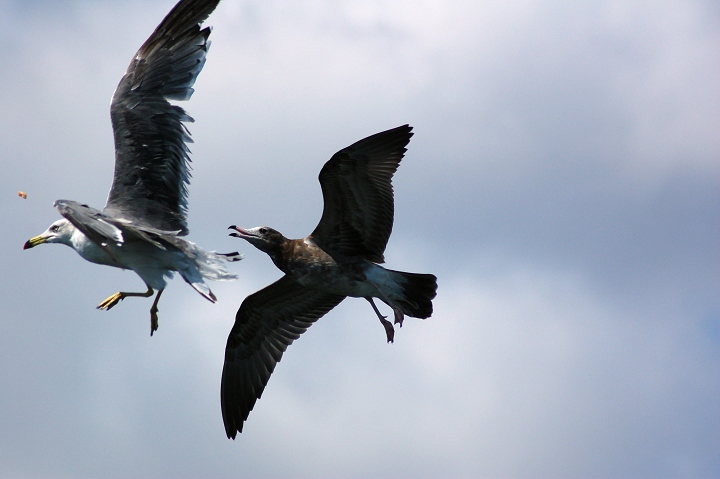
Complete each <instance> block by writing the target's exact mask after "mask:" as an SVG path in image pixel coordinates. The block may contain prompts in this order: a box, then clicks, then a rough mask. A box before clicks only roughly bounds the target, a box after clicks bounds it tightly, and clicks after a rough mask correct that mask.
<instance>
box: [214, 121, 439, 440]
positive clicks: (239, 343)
mask: <svg viewBox="0 0 720 479" xmlns="http://www.w3.org/2000/svg"><path fill="white" fill-rule="evenodd" d="M411 136H412V127H410V126H409V125H404V126H400V127H398V128H394V129H392V130H388V131H384V132H382V133H377V134H375V135H372V136H369V137H367V138H365V139H363V140H360V141H358V142H357V143H354V144H352V145H350V146H348V147H347V148H345V149H342V150H340V151H339V152H337V153H335V155H333V157H332V158H331V159H330V161H328V162H327V163H325V166H324V167H323V168H322V170H321V171H320V177H319V179H320V186H321V187H322V193H323V200H324V208H323V213H322V218H321V219H320V223H319V224H318V225H317V227H316V228H315V230H314V231H313V232H312V233H311V234H310V235H309V236H307V237H305V238H302V239H294V240H290V239H287V238H285V237H284V236H283V235H282V234H280V233H279V232H277V231H276V230H274V229H272V228H268V227H267V226H261V227H257V228H252V229H247V230H246V229H243V228H240V227H238V226H234V225H233V226H230V228H229V229H232V230H234V232H233V233H230V236H236V237H238V238H242V239H245V240H247V241H248V242H250V244H252V245H253V246H255V247H256V248H258V249H259V250H260V251H263V252H265V253H267V254H268V255H269V256H270V259H272V262H273V263H275V266H277V267H278V268H279V269H280V270H281V271H282V272H283V273H285V275H284V276H283V277H282V278H280V279H279V280H278V281H276V282H275V283H273V284H271V285H269V286H267V287H265V288H264V289H261V290H260V291H258V292H256V293H254V294H251V295H250V296H248V297H247V298H245V300H244V301H243V302H242V304H241V306H240V309H239V310H238V312H237V315H236V316H235V324H234V326H233V328H232V331H231V332H230V335H229V337H228V340H227V346H226V348H225V363H224V366H223V373H222V385H221V405H222V415H223V422H224V424H225V432H226V434H227V436H228V438H232V439H235V436H236V434H237V433H238V432H242V428H243V423H244V421H246V420H247V418H248V415H249V414H250V411H251V410H252V408H253V406H254V405H255V402H256V401H257V400H258V399H260V396H262V393H263V390H264V389H265V386H266V385H267V382H268V380H269V379H270V375H271V374H272V372H273V370H274V369H275V365H276V364H277V363H278V362H279V361H280V358H281V357H282V355H283V352H285V349H287V347H288V346H289V345H290V344H291V343H292V342H293V341H294V340H296V339H298V338H299V337H300V335H301V334H302V333H304V332H305V331H306V330H307V328H309V327H310V326H311V325H312V324H313V323H314V322H315V321H317V320H318V319H320V318H321V317H322V316H323V315H325V314H326V313H327V312H328V311H330V310H331V309H333V308H334V307H335V306H337V305H338V304H339V303H340V302H341V301H342V300H343V299H345V298H346V297H347V296H351V297H356V298H365V299H366V300H367V301H368V302H369V303H370V305H371V306H372V308H373V310H374V311H375V314H376V315H377V316H378V318H379V319H380V322H381V323H382V325H383V327H384V329H385V333H386V338H387V341H388V342H389V343H390V342H393V339H394V334H395V331H394V328H393V325H392V323H390V321H388V320H387V319H386V317H385V316H383V315H382V314H381V313H380V311H379V310H378V308H377V306H376V305H375V302H374V301H373V298H378V299H380V300H381V301H382V302H384V303H385V304H387V305H388V306H390V308H392V310H393V314H394V321H395V324H399V325H400V326H402V323H403V319H404V317H405V315H407V316H412V317H415V318H428V317H430V315H431V314H432V311H433V306H432V299H433V298H435V293H436V290H437V278H436V277H435V276H434V275H432V274H418V273H405V272H401V271H393V270H390V269H386V268H383V267H382V266H380V265H379V263H383V262H384V261H385V258H384V256H383V253H384V251H385V246H386V245H387V242H388V239H389V238H390V233H391V231H392V225H393V214H394V205H393V188H392V177H393V174H394V173H395V171H396V170H397V168H398V166H399V164H400V160H402V158H403V155H404V154H405V151H406V149H405V146H406V145H407V144H408V142H409V141H410V137H411Z"/></svg>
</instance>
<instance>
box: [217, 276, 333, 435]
mask: <svg viewBox="0 0 720 479" xmlns="http://www.w3.org/2000/svg"><path fill="white" fill-rule="evenodd" d="M344 298H345V297H344V296H338V295H333V294H328V293H324V292H322V291H317V290H311V289H307V288H305V287H303V286H301V285H299V284H298V283H296V282H295V281H294V280H293V279H291V278H290V277H289V276H283V277H282V278H280V279H279V280H278V281H276V282H275V283H273V284H271V285H269V286H267V287H265V288H264V289H261V290H260V291H258V292H256V293H254V294H251V295H250V296H248V297H247V298H245V300H244V301H243V303H242V305H241V306H240V309H239V310H238V312H237V315H236V317H235V325H234V326H233V328H232V331H231V332H230V335H229V336H228V340H227V346H226V348H225V363H224V365H223V373H222V384H221V388H220V396H221V407H222V416H223V423H224V424H225V432H226V434H227V436H228V438H232V439H235V436H236V434H237V433H238V432H242V428H243V423H244V422H245V420H247V418H248V415H249V414H250V411H252V409H253V407H254V406H255V402H256V401H257V400H258V399H260V397H261V396H262V393H263V390H264V389H265V386H266V385H267V382H268V380H269V379H270V375H271V374H272V372H273V371H274V370H275V366H276V364H277V363H278V362H280V359H281V358H282V355H283V353H284V352H285V350H286V349H287V347H288V346H289V345H290V344H292V342H293V341H294V340H296V339H297V338H299V337H300V335H301V334H302V333H304V332H305V331H306V330H307V328H309V327H310V326H311V325H312V324H313V323H314V322H315V321H317V320H318V319H319V318H321V317H322V316H324V315H325V314H326V313H327V312H328V311H330V310H331V309H333V308H334V307H335V306H336V305H337V304H338V303H340V302H341V301H342V300H343V299H344Z"/></svg>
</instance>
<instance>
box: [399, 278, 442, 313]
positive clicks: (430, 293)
mask: <svg viewBox="0 0 720 479" xmlns="http://www.w3.org/2000/svg"><path fill="white" fill-rule="evenodd" d="M388 271H389V272H390V273H391V274H392V277H393V279H394V280H395V283H396V284H397V285H398V286H400V288H401V294H399V295H394V297H393V298H392V299H393V303H394V305H396V306H399V307H400V309H402V311H403V313H405V315H407V316H412V317H413V318H420V319H425V318H429V317H430V315H432V312H433V304H432V300H433V298H435V295H436V294H437V278H436V277H435V275H433V274H422V273H405V272H403V271H393V270H388Z"/></svg>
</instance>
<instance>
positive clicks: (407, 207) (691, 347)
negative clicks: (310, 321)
mask: <svg viewBox="0 0 720 479" xmlns="http://www.w3.org/2000/svg"><path fill="white" fill-rule="evenodd" d="M173 5H174V0H148V1H140V0H132V1H131V0H127V1H126V0H122V1H121V0H114V1H104V0H99V1H91V0H67V1H62V2H60V1H57V2H55V1H53V2H51V1H47V0H22V1H21V0H0V60H1V63H2V65H3V68H1V69H0V85H2V88H0V165H1V167H2V174H1V175H0V210H1V211H2V213H1V214H0V231H2V232H3V234H2V235H1V236H0V265H2V267H1V268H0V478H3V479H4V478H50V477H52V478H126V477H134V478H161V477H168V478H169V477H174V478H183V477H187V478H191V477H217V478H223V477H247V478H279V477H293V478H324V477H346V478H410V477H412V478H470V477H473V478H551V477H552V478H664V477H666V478H684V477H687V478H710V477H718V476H720V455H719V454H718V451H720V294H718V293H720V161H719V160H720V134H718V131H719V129H720V88H718V78H720V7H718V4H717V2H713V1H701V0H697V1H694V0H686V1H663V0H660V1H654V2H646V1H636V2H629V1H609V0H608V1H603V0H601V1H597V2H571V1H562V0H561V1H558V2H543V1H538V0H508V1H505V2H495V1H480V0H475V1H465V0H453V1H444V0H437V1H429V0H428V1H425V0H414V1H409V0H383V1H379V0H353V1H349V0H347V1H341V0H307V1H305V0H301V1H289V0H284V1H283V0H265V1H259V0H223V1H222V2H221V4H220V6H219V7H218V9H217V10H216V11H215V13H213V15H212V16H211V17H210V18H209V20H208V21H207V22H206V24H207V25H212V26H213V28H214V29H213V33H212V35H211V40H212V42H213V43H212V46H211V48H210V52H209V54H208V59H207V63H206V65H205V68H204V70H203V71H202V73H201V74H200V76H199V78H198V80H197V82H196V84H195V89H196V92H195V94H194V96H193V97H192V99H191V100H190V101H189V102H186V103H183V104H182V106H183V107H184V108H186V110H187V111H188V113H189V114H190V115H191V116H192V117H194V118H195V120H196V121H195V123H193V124H191V125H189V128H190V131H191V133H192V136H193V139H194V140H195V143H194V144H192V145H191V150H192V160H193V163H192V167H193V178H192V183H191V185H190V190H189V191H190V196H189V204H190V210H189V218H188V222H189V227H190V235H189V237H188V238H189V239H190V240H191V241H194V242H196V243H198V244H199V245H201V246H202V247H204V248H206V249H209V250H217V251H221V252H226V251H234V250H238V251H240V252H241V253H244V254H245V259H244V260H243V261H241V262H240V263H235V264H233V265H231V266H230V268H232V270H233V271H235V272H236V273H237V274H238V276H239V279H238V280H237V281H234V282H226V283H211V284H210V286H211V288H212V289H213V291H214V292H215V294H216V295H217V297H218V299H219V301H218V303H217V304H211V303H209V302H208V301H206V300H205V299H203V298H202V297H201V296H200V295H198V294H197V293H195V292H194V291H193V290H192V289H191V288H190V287H189V286H188V285H186V284H185V283H184V282H183V281H181V280H180V279H178V278H175V279H174V280H173V281H172V282H171V284H170V286H169V287H168V288H167V289H166V291H165V293H164V294H163V297H162V300H161V301H160V304H159V308H160V312H159V318H160V329H159V330H158V331H157V332H156V333H155V335H154V336H153V337H150V335H149V318H148V316H149V308H150V306H151V301H150V300H148V299H138V298H129V299H127V300H125V301H123V302H122V303H121V304H120V305H118V306H117V307H115V308H114V309H112V310H111V311H99V310H96V309H95V306H96V305H97V304H98V303H99V302H100V301H102V300H103V299H104V298H106V297H107V296H109V295H110V294H112V293H114V292H116V291H118V290H126V291H127V290H131V291H133V290H136V291H144V290H145V287H144V285H143V283H142V281H141V280H140V279H139V278H138V277H137V276H136V275H135V274H134V273H133V272H129V271H121V270H117V269H114V268H109V267H105V266H98V265H94V264H90V263H88V262H85V261H83V260H82V259H81V258H80V257H79V256H78V255H77V254H76V253H75V252H74V251H72V250H71V249H70V248H66V247H63V246H61V245H46V246H42V247H38V248H34V249H32V250H28V251H23V250H22V245H23V243H24V242H25V241H26V240H27V239H29V238H30V237H31V236H35V235H37V234H39V233H41V232H42V231H44V230H45V229H46V228H47V227H48V225H49V224H50V223H51V222H53V221H55V220H56V219H58V218H59V217H60V216H59V214H58V213H57V211H56V210H55V209H54V208H53V207H52V204H53V201H55V200H56V199H72V200H77V201H80V202H84V203H88V204H89V205H91V206H94V207H96V208H101V207H102V206H103V205H104V202H105V200H106V198H107V192H108V189H109V187H110V183H111V179H112V173H113V158H114V156H113V155H114V153H113V143H112V130H111V127H110V116H109V103H110V98H111V95H112V93H113V91H114V88H115V86H116V85H117V82H118V81H119V80H120V77H121V76H122V74H123V72H124V71H125V69H126V67H127V65H128V64H129V62H130V60H131V58H132V56H133V54H134V53H135V51H136V50H137V49H138V48H139V46H140V45H141V44H142V43H143V41H144V40H145V39H146V38H147V37H148V36H149V35H150V33H151V32H152V31H153V29H154V28H155V26H156V25H157V24H158V23H159V22H160V21H161V20H162V18H163V17H164V15H165V14H166V13H167V12H169V10H170V9H171V8H172V6H173ZM405 123H409V124H411V125H412V126H413V127H414V132H415V136H413V138H412V140H411V142H410V145H409V150H408V153H407V155H406V157H405V159H404V160H403V162H402V163H401V166H400V168H399V170H398V172H397V173H396V175H395V178H394V186H395V223H394V229H393V234H392V236H391V238H390V241H389V244H388V249H387V251H386V255H385V257H386V261H387V266H388V267H390V268H392V269H396V270H404V271H413V272H423V273H433V274H435V275H437V277H438V284H439V289H438V295H437V298H436V299H435V301H434V307H435V310H434V314H433V316H432V317H431V318H429V319H426V320H418V319H413V318H408V319H407V320H406V321H405V324H404V326H403V327H402V329H399V330H397V331H396V335H395V343H394V344H387V343H386V342H385V333H384V331H383V328H382V326H381V325H380V324H379V323H378V321H377V318H376V316H375V315H374V313H373V311H372V309H371V308H370V306H369V305H368V304H367V302H366V301H363V300H361V299H352V298H349V299H347V300H345V301H344V302H343V303H342V304H341V305H340V306H338V307H337V308H335V309H334V310H333V311H331V312H330V313H329V314H327V315H326V316H325V317H324V318H322V319H321V320H320V321H318V322H317V323H316V324H315V325H314V326H313V327H312V328H310V329H309V330H308V331H307V332H306V333H305V334H304V335H303V336H302V337H301V338H300V339H299V340H298V341H296V342H295V343H294V344H293V345H291V346H290V347H289V348H288V351H287V352H286V353H285V355H284V356H283V359H282V362H280V363H279V364H278V366H277V368H276V370H275V372H274V374H273V376H272V377H271V379H270V382H269V383H268V386H267V388H266V389H265V392H264V394H263V397H262V398H261V399H260V400H259V401H258V402H257V404H256V406H255V409H254V410H253V411H252V412H251V414H250V417H249V420H248V421H247V423H246V424H245V427H244V429H243V433H242V434H241V435H239V436H238V438H237V439H236V440H235V441H231V440H228V439H227V438H226V437H225V432H224V429H223V425H222V418H221V414H220V400H219V395H220V376H221V371H222V364H223V357H224V348H225V341H226V338H227V334H228V333H229V331H230V328H231V327H232V324H233V322H234V317H235V312H236V310H237V308H238V307H239V305H240V303H241V302H242V300H243V299H244V298H245V297H246V296H247V295H249V294H251V293H253V292H255V291H257V290H259V289H261V288H263V287H264V286H266V285H267V284H269V283H270V282H272V281H274V280H275V279H277V278H278V277H280V275H281V273H280V272H279V271H278V270H277V269H276V268H275V267H274V266H273V265H272V263H271V262H270V260H269V258H268V257H267V256H266V255H265V254H263V253H261V252H259V251H257V250H255V249H254V248H253V247H252V246H251V245H249V244H248V243H246V242H244V241H241V240H238V239H236V238H230V237H228V236H227V227H228V226H229V225H231V224H237V225H241V226H243V227H254V226H260V225H266V226H271V227H273V228H275V229H278V230H279V231H281V232H283V233H284V234H285V235H286V236H287V237H290V238H299V237H303V236H305V235H307V234H308V233H309V232H310V231H312V229H313V228H314V227H315V225H316V224H317V221H318V220H319V218H320V214H321V211H322V195H321V191H320V186H319V184H318V181H317V175H318V173H319V171H320V168H321V167H322V165H323V164H324V162H325V161H327V160H328V159H329V158H330V157H331V156H332V154H333V153H335V152H336V151H338V150H339V149H341V148H343V147H345V146H347V145H349V144H351V143H353V142H355V141H357V140H359V139H361V138H364V137H366V136H368V135H371V134H373V133H376V132H379V131H383V130H386V129H389V128H393V127H395V126H398V125H402V124H405ZM19 190H22V191H24V192H26V193H27V195H28V197H27V199H22V198H20V197H19V196H18V195H17V192H18V191H19ZM384 310H386V311H387V308H385V309H384Z"/></svg>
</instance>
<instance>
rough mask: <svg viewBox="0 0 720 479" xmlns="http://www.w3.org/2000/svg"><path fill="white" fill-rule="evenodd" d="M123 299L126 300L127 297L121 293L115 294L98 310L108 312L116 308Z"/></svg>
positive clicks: (98, 306) (100, 305) (99, 306)
mask: <svg viewBox="0 0 720 479" xmlns="http://www.w3.org/2000/svg"><path fill="white" fill-rule="evenodd" d="M123 299H125V295H124V294H122V293H121V292H117V293H115V294H113V295H112V296H110V297H108V298H107V299H106V300H105V301H103V302H102V303H100V304H98V305H97V309H104V310H106V311H107V310H109V309H110V308H112V307H113V306H115V305H116V304H118V303H119V302H120V301H122V300H123Z"/></svg>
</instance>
